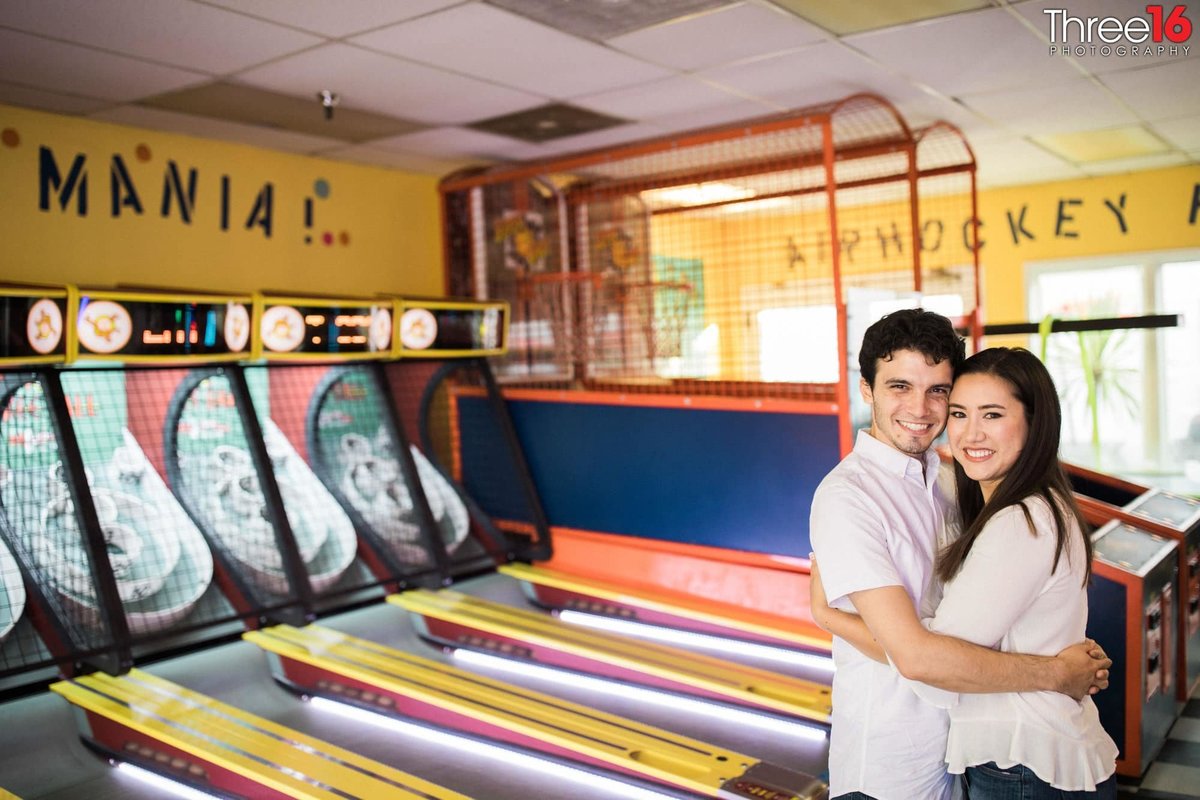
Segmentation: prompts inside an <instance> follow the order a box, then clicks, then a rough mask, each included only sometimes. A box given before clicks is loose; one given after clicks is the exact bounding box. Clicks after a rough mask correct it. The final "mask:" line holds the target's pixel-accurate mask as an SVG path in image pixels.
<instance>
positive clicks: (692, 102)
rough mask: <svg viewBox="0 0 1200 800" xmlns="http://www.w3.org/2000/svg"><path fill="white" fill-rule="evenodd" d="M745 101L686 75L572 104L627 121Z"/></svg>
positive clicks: (766, 108) (763, 108)
mask: <svg viewBox="0 0 1200 800" xmlns="http://www.w3.org/2000/svg"><path fill="white" fill-rule="evenodd" d="M746 102H747V101H746V99H745V98H743V97H740V96H738V95H736V94H733V93H731V92H728V91H726V90H725V89H722V88H720V87H717V86H713V85H712V84H709V83H705V82H704V81H699V80H695V79H693V78H690V77H687V76H677V77H673V78H666V79H664V80H659V81H651V82H650V83H643V84H640V85H638V86H631V87H629V88H626V89H616V90H614V91H611V92H600V93H599V94H591V95H586V96H584V97H578V98H576V99H574V100H573V101H572V103H573V104H574V105H577V106H581V107H583V108H590V109H592V110H593V111H599V112H601V113H603V114H611V115H612V116H614V117H622V118H624V119H630V120H653V119H659V118H661V117H669V116H674V115H677V114H681V113H687V112H694V111H703V110H706V109H713V108H719V107H723V106H728V105H731V104H732V105H743V104H745V103H746ZM758 108H759V112H758V113H760V114H765V113H767V111H768V110H769V108H768V107H766V106H763V105H758Z"/></svg>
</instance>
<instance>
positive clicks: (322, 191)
mask: <svg viewBox="0 0 1200 800" xmlns="http://www.w3.org/2000/svg"><path fill="white" fill-rule="evenodd" d="M313 191H315V192H316V193H317V197H320V198H321V199H322V200H324V199H325V198H326V197H329V181H327V180H325V179H324V178H317V181H316V183H314V184H313Z"/></svg>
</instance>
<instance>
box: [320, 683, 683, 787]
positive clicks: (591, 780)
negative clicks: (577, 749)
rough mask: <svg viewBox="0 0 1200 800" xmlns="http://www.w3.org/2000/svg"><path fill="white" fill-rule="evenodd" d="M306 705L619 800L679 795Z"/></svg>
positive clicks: (323, 702)
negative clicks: (534, 771) (618, 799)
mask: <svg viewBox="0 0 1200 800" xmlns="http://www.w3.org/2000/svg"><path fill="white" fill-rule="evenodd" d="M309 702H310V703H312V705H313V707H314V708H320V709H323V710H325V711H329V712H332V713H334V714H338V715H340V716H343V717H346V718H348V719H353V720H356V721H358V722H366V723H369V724H371V725H376V726H378V727H381V728H385V729H387V730H389V731H393V732H395V733H400V734H403V735H405V736H410V737H412V738H414V739H419V740H421V741H423V742H436V743H438V744H441V745H448V746H450V747H453V748H455V749H457V750H462V751H465V752H468V753H470V754H472V755H476V756H482V757H485V758H490V759H494V760H496V761H500V762H503V763H504V764H505V765H506V766H512V765H514V764H515V765H519V766H521V767H525V768H527V769H534V770H537V771H538V772H540V773H541V774H543V775H550V776H553V777H555V778H564V779H566V780H569V781H572V782H574V783H578V784H583V785H585V786H588V787H591V788H593V789H601V790H603V791H607V792H612V793H613V797H618V798H622V800H677V798H678V795H668V794H663V793H661V792H656V791H654V790H652V789H644V788H642V787H640V786H635V785H633V784H631V783H626V782H624V781H621V780H617V779H615V778H606V777H604V776H603V775H598V774H596V773H592V772H587V771H586V770H582V769H578V768H576V767H572V766H568V765H566V764H560V763H557V762H554V761H550V760H548V759H545V758H538V757H537V756H532V755H528V754H526V753H521V752H518V751H516V750H510V749H508V748H506V747H500V746H498V745H494V744H488V743H486V742H481V741H478V740H475V739H467V738H464V737H461V736H456V735H455V734H452V733H447V732H445V731H440V730H437V729H435V728H427V727H425V726H423V725H416V724H414V723H411V722H404V721H403V720H399V719H396V718H395V717H386V716H383V715H382V714H376V713H375V712H373V711H367V710H366V709H362V708H358V707H356V706H351V705H347V704H345V703H339V702H337V701H336V700H328V699H326V698H324V697H313V698H311V699H310V701H309Z"/></svg>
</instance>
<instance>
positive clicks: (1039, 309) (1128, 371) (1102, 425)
mask: <svg viewBox="0 0 1200 800" xmlns="http://www.w3.org/2000/svg"><path fill="white" fill-rule="evenodd" d="M1030 289H1031V291H1030V297H1029V310H1030V319H1031V320H1039V319H1041V318H1043V317H1044V316H1045V315H1046V314H1053V315H1054V316H1055V317H1058V318H1061V319H1096V318H1103V317H1116V316H1125V315H1137V314H1142V313H1144V310H1143V309H1144V303H1143V296H1144V291H1143V273H1142V267H1141V266H1139V265H1128V266H1116V267H1105V268H1098V269H1072V270H1059V271H1054V272H1043V273H1040V274H1038V275H1036V277H1035V279H1034V281H1033V283H1032V285H1031V287H1030ZM1040 346H1041V344H1040V341H1039V340H1038V339H1037V337H1032V340H1031V342H1030V348H1031V349H1033V350H1034V352H1038V351H1039V350H1040ZM1144 359H1145V333H1144V332H1143V331H1137V330H1116V331H1089V332H1084V333H1055V334H1052V335H1051V336H1050V339H1049V341H1048V343H1047V348H1046V366H1047V367H1048V368H1049V369H1050V373H1051V375H1053V376H1054V382H1055V384H1056V385H1057V387H1058V393H1059V396H1060V398H1061V400H1062V410H1063V430H1062V453H1063V455H1064V457H1066V458H1068V459H1070V460H1073V461H1077V462H1080V463H1084V464H1096V465H1098V466H1103V465H1100V464H1098V463H1097V459H1098V457H1099V455H1100V453H1101V452H1103V455H1104V459H1105V462H1106V463H1108V462H1112V463H1117V462H1123V463H1126V464H1129V463H1131V462H1138V461H1141V460H1142V459H1143V458H1144V452H1145V449H1146V447H1145V445H1146V442H1145V435H1144V429H1143V426H1142V424H1141V419H1142V410H1143V409H1144V407H1145V397H1144V392H1143V388H1142V384H1143V370H1142V364H1143V361H1144ZM1089 376H1090V377H1092V378H1093V379H1094V381H1095V397H1094V404H1095V408H1094V412H1095V413H1094V414H1093V406H1092V401H1090V400H1089V394H1088V378H1089ZM1098 445H1102V446H1103V450H1102V451H1101V450H1100V449H1099V448H1098Z"/></svg>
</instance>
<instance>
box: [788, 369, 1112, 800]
mask: <svg viewBox="0 0 1200 800" xmlns="http://www.w3.org/2000/svg"><path fill="white" fill-rule="evenodd" d="M949 412H950V416H949V421H948V422H947V426H946V431H947V435H948V438H949V441H950V448H951V451H952V453H953V455H954V461H955V464H954V474H955V485H956V489H957V497H958V510H959V514H960V519H961V525H962V528H963V530H962V534H961V535H960V536H959V537H958V538H957V539H956V540H954V541H953V542H952V543H951V544H949V545H948V546H947V547H946V548H945V549H944V550H943V551H942V552H941V553H940V554H939V557H938V563H937V574H938V577H939V578H940V579H941V580H942V581H943V582H944V584H945V586H944V592H943V596H942V601H941V604H940V605H939V606H938V609H937V612H936V614H935V616H934V617H933V618H932V619H929V620H926V624H927V625H928V627H929V628H930V630H932V631H934V632H935V633H940V634H945V635H948V636H954V637H957V638H959V639H964V640H966V641H970V642H974V643H976V644H980V645H983V646H986V647H994V648H998V649H1000V650H1003V651H1009V652H1022V653H1032V654H1045V655H1053V654H1055V653H1057V652H1059V651H1060V650H1062V649H1063V648H1064V647H1067V646H1068V645H1071V644H1073V643H1075V642H1078V641H1080V640H1081V639H1083V638H1084V628H1085V627H1086V625H1087V581H1088V576H1089V575H1090V572H1091V557H1092V548H1091V541H1090V539H1089V537H1088V536H1087V534H1086V533H1085V531H1086V530H1087V526H1086V523H1084V521H1083V518H1082V516H1081V515H1080V513H1079V509H1078V508H1077V507H1076V505H1075V503H1074V501H1073V499H1072V495H1071V487H1070V484H1069V482H1068V481H1067V477H1066V474H1065V473H1064V471H1063V469H1062V466H1061V465H1060V464H1059V461H1058V445H1059V429H1060V427H1061V422H1062V419H1061V411H1060V409H1059V403H1058V394H1057V392H1056V391H1055V388H1054V382H1053V380H1052V379H1051V378H1050V375H1049V373H1048V372H1047V371H1046V368H1045V367H1044V366H1043V365H1042V363H1041V362H1040V361H1039V360H1038V359H1037V358H1036V357H1035V356H1034V355H1033V354H1032V353H1030V352H1028V351H1027V350H1024V349H1020V348H1011V349H1010V348H1000V347H998V348H992V349H989V350H984V351H982V352H980V353H977V354H976V355H974V356H972V357H971V358H969V359H967V360H966V361H965V362H964V363H963V365H962V367H961V368H960V369H959V371H958V374H957V376H956V378H955V383H954V388H953V390H952V391H951V394H950V402H949ZM811 585H812V594H813V598H812V599H813V615H814V618H815V619H816V621H817V623H818V624H819V625H821V626H822V627H824V628H826V629H827V630H829V631H830V632H831V633H833V634H835V635H837V636H840V637H842V638H844V639H846V640H847V641H849V642H850V643H851V644H853V645H854V646H855V647H857V648H858V649H860V650H861V651H862V652H863V653H864V654H866V655H871V656H873V657H875V658H878V659H880V660H886V655H885V654H884V653H883V652H882V650H881V649H880V648H879V646H878V645H877V644H876V643H875V642H874V640H873V639H872V637H871V634H870V632H869V631H868V630H867V628H866V625H865V624H864V623H863V622H862V620H861V619H860V618H858V617H857V616H855V615H853V614H846V613H844V612H839V611H835V610H833V609H830V608H829V607H828V605H827V604H826V603H825V596H824V590H823V588H822V587H821V585H820V577H819V573H818V572H817V570H816V567H815V564H814V571H813V580H812V581H811ZM913 688H914V690H915V691H917V693H918V694H919V695H921V696H922V697H923V698H925V699H927V700H929V701H930V702H933V703H935V704H937V705H946V706H949V709H950V734H949V738H948V742H947V752H946V764H947V767H948V769H949V771H950V772H951V773H955V774H963V788H964V789H965V791H966V794H967V797H968V798H970V799H971V800H1004V799H1006V798H1009V797H1012V798H1022V800H1042V798H1072V799H1073V800H1074V799H1075V798H1079V799H1080V800H1082V799H1083V798H1115V797H1116V783H1115V779H1114V778H1113V772H1114V768H1115V760H1116V755H1117V747H1116V745H1115V744H1113V741H1112V739H1111V738H1109V736H1108V735H1107V734H1106V733H1105V732H1104V730H1103V728H1101V726H1100V720H1099V717H1098V716H1097V713H1096V707H1095V704H1094V703H1093V702H1092V701H1091V699H1090V698H1085V699H1084V700H1083V701H1082V702H1076V701H1074V700H1072V699H1071V698H1070V697H1067V696H1066V695H1062V694H1057V693H1053V692H1027V693H1020V694H1001V693H997V694H963V695H952V694H950V693H947V692H942V691H940V690H937V689H932V688H931V687H926V686H923V685H922V684H913Z"/></svg>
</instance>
